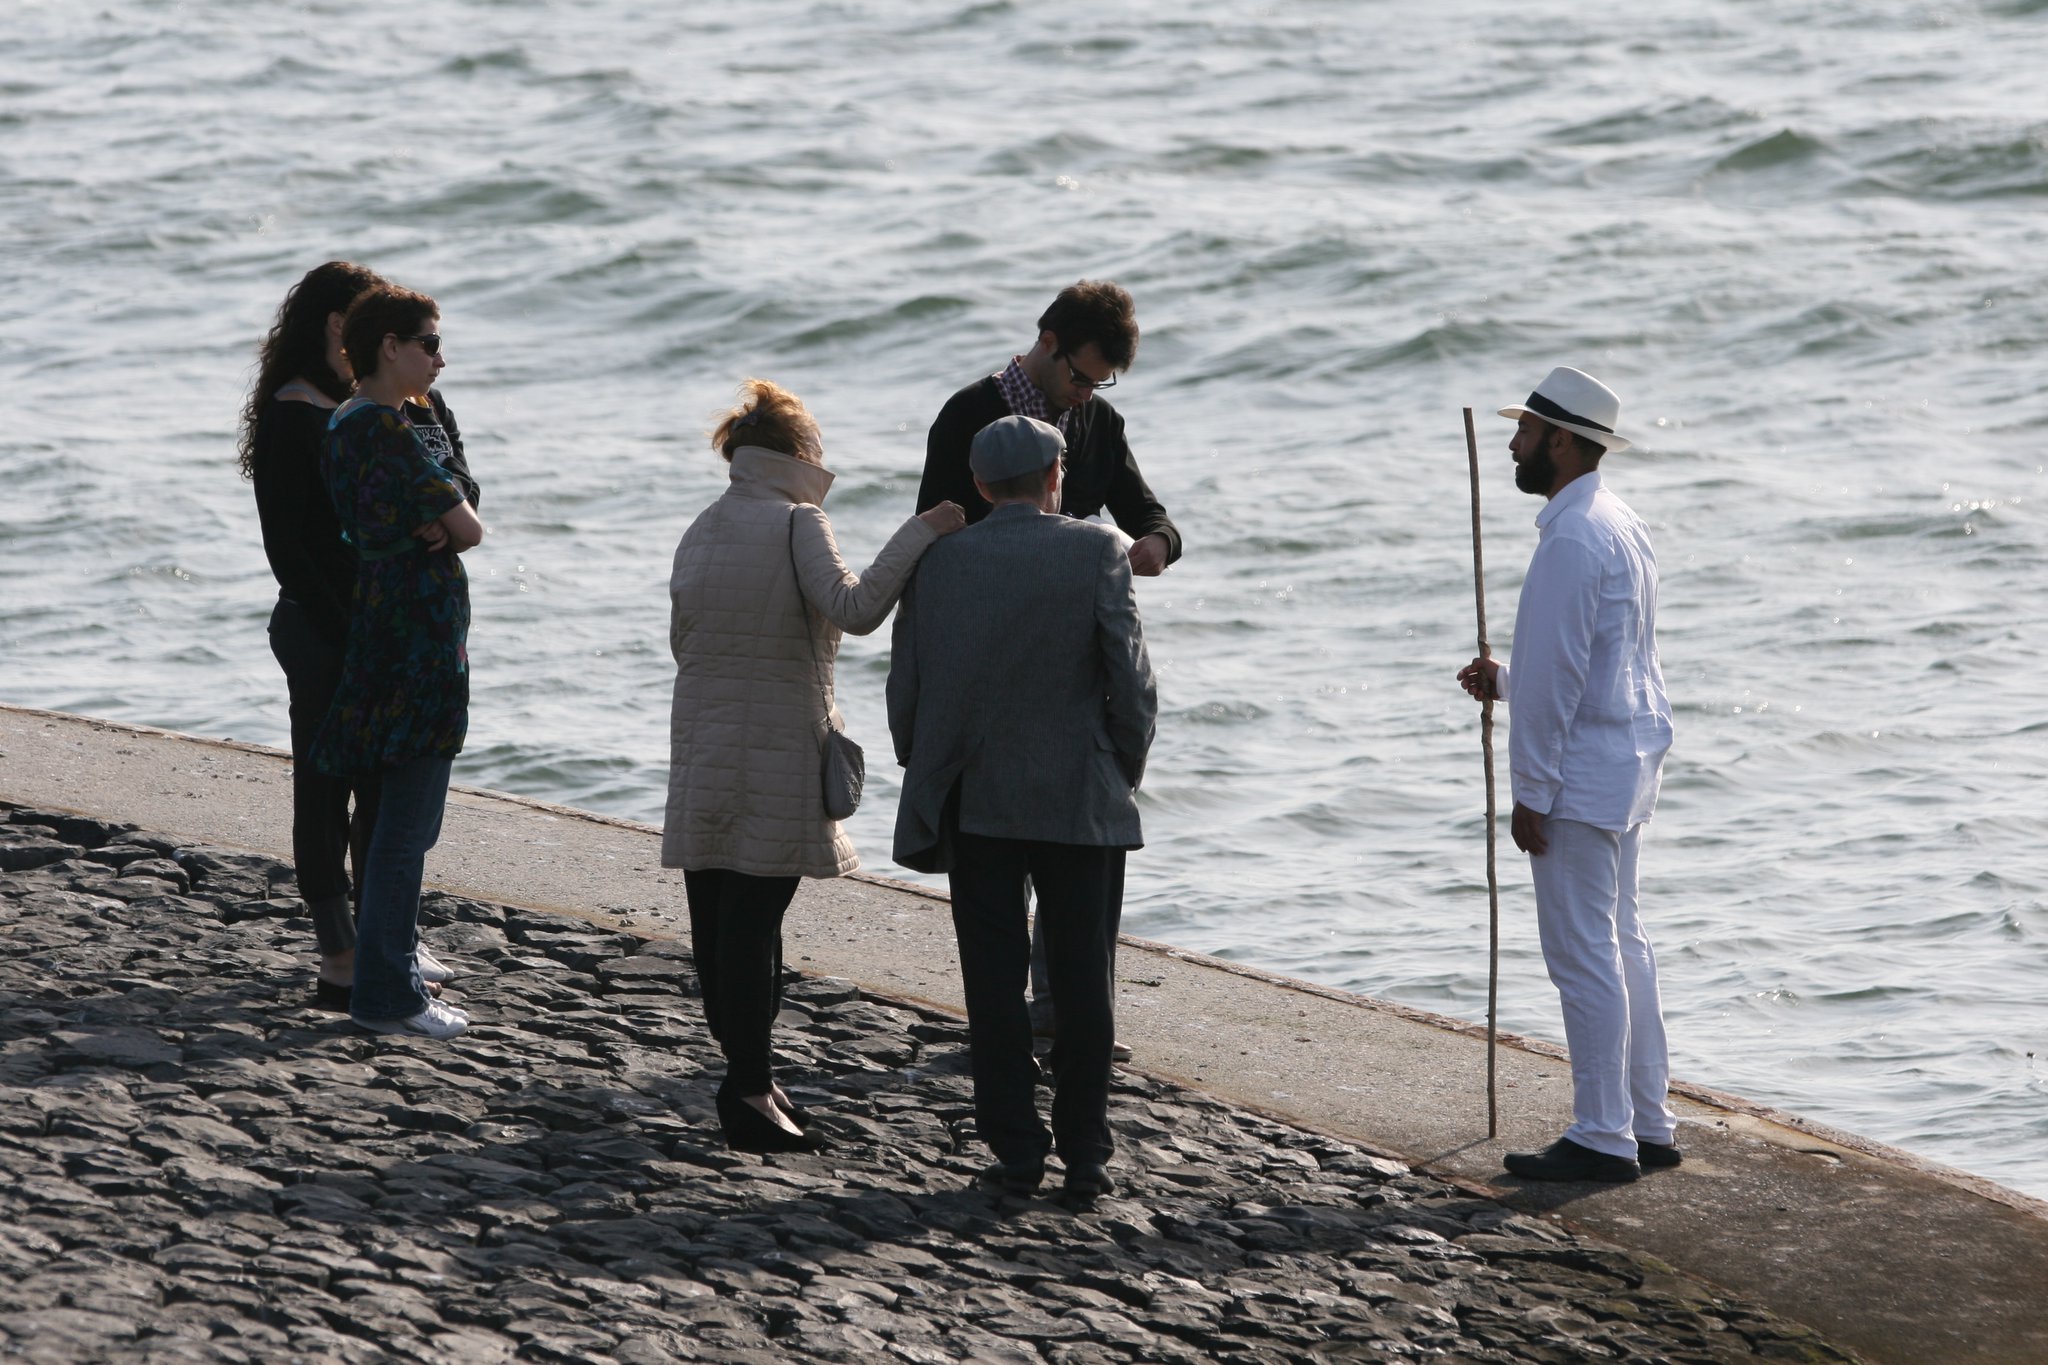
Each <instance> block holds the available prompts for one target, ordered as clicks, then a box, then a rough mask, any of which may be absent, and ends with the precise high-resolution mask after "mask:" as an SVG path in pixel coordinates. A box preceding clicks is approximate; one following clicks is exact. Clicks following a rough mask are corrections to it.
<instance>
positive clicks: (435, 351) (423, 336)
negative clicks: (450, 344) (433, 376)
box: [391, 332, 441, 355]
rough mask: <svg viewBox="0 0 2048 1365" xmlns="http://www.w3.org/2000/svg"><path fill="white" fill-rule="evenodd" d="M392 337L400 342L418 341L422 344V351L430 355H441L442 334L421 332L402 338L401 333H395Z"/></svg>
mask: <svg viewBox="0 0 2048 1365" xmlns="http://www.w3.org/2000/svg"><path fill="white" fill-rule="evenodd" d="M391 335H392V336H393V337H396V338H397V339H398V340H400V341H417V342H418V343H419V344H420V349H421V350H422V351H425V352H426V353H427V354H428V355H439V354H441V334H440V333H439V332H419V333H415V334H414V335H412V336H401V335H400V334H399V333H397V332H393V333H392V334H391Z"/></svg>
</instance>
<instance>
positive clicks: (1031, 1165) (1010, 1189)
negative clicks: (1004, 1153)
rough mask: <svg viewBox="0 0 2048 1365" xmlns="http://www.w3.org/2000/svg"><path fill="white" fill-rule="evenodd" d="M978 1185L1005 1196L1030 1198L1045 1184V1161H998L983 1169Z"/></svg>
mask: <svg viewBox="0 0 2048 1365" xmlns="http://www.w3.org/2000/svg"><path fill="white" fill-rule="evenodd" d="M975 1180H976V1182H977V1183H979V1184H982V1185H986V1186H988V1187H989V1188H990V1189H995V1190H1001V1191H1002V1192H1003V1193H1004V1194H1015V1195H1023V1196H1029V1195H1032V1194H1035V1193H1037V1191H1038V1187H1039V1186H1040V1185H1041V1184H1043V1183H1044V1182H1045V1163H1044V1162H1043V1161H998V1162H994V1163H992V1164H991V1165H988V1166H985V1167H983V1168H982V1171H981V1174H980V1175H978V1176H976V1177H975Z"/></svg>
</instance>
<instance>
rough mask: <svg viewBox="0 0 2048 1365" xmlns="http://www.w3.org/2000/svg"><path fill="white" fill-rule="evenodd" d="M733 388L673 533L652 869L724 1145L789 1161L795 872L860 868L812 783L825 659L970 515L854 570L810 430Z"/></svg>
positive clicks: (755, 387) (778, 400)
mask: <svg viewBox="0 0 2048 1365" xmlns="http://www.w3.org/2000/svg"><path fill="white" fill-rule="evenodd" d="M740 394H741V401H740V405H739V406H738V407H736V408H734V409H733V410H732V411H731V412H729V413H727V414H726V416H725V419H724V420H723V421H722V422H720V423H719V425H718V428H717V430H715V431H714V432H713V433H712V435H711V444H712V446H713V447H714V448H716V449H717V450H718V451H719V453H720V454H722V455H723V456H724V457H725V458H726V460H727V461H729V462H730V463H731V465H732V482H731V484H730V485H729V486H728V487H727V488H726V491H725V492H724V494H723V495H721V496H720V497H719V499H718V500H717V501H716V502H714V503H712V504H711V506H709V507H707V508H705V509H704V511H703V512H702V513H701V514H700V515H699V516H698V517H697V520H696V521H694V522H692V523H691V525H690V529H689V530H688V531H685V532H684V533H683V539H682V543H681V544H680V545H678V546H677V547H676V558H675V568H674V571H673V572H672V573H671V575H670V577H669V600H670V604H671V612H670V617H669V647H670V649H671V650H672V652H673V653H674V654H675V659H676V690H675V706H674V710H673V712H672V713H671V717H670V721H669V779H668V813H667V819H666V823H665V828H664V831H663V835H662V845H661V861H662V865H663V866H664V867H680V868H682V869H683V889H684V892H685V894H686V895H687V897H688V899H689V904H690V937H691V941H692V950H693V952H694V954H695V956H696V961H697V974H698V978H699V980H700V981H701V983H702V986H703V992H704V1015H705V1020H706V1022H707V1023H708V1024H709V1025H710V1027H711V1034H712V1036H713V1037H714V1038H716V1039H717V1040H718V1043H719V1046H720V1047H721V1048H722V1049H723V1050H724V1053H725V1059H726V1076H725V1080H724V1082H723V1083H722V1084H721V1085H720V1086H719V1089H718V1118H719V1123H720V1125H721V1126H722V1127H723V1128H724V1130H725V1137H726V1141H727V1142H728V1143H729V1144H730V1145H732V1146H734V1147H737V1148H741V1149H743V1150H750V1151H793V1150H804V1149H807V1148H810V1147H812V1146H814V1145H815V1143H814V1142H813V1140H812V1139H810V1138H807V1137H806V1136H805V1135H804V1133H803V1131H802V1129H803V1126H804V1121H805V1119H806V1118H807V1117H808V1116H807V1115H806V1114H804V1113H803V1111H801V1110H800V1109H798V1108H797V1107H796V1106H795V1105H793V1104H791V1103H790V1100H789V1097H788V1096H787V1095H786V1094H784V1093H783V1091H782V1088H781V1087H780V1086H778V1085H776V1084H775V1078H774V1073H773V1070H772V1063H771V1059H770V1052H769V1030H770V1029H771V1028H772V1027H773V1025H774V1021H775V1016H776V1014H777V1012H778V1011H779V1010H780V1009H781V979H782V916H783V912H784V911H786V910H787V909H788V908H789V902H790V899H791V898H792V897H793V896H794V895H795V894H796V887H797V881H798V880H799V879H800V878H803V877H838V876H842V875H844V874H845V873H848V872H851V871H853V870H854V869H855V868H856V867H858V866H860V859H859V857H858V856H857V855H856V854H855V853H854V851H853V844H852V843H851V842H850V841H848V839H847V837H846V834H845V832H844V831H843V830H841V829H840V827H839V823H838V822H837V821H835V820H832V819H830V818H829V817H827V816H826V814H825V806H824V797H823V792H822V789H821V786H820V777H819V768H820V753H821V748H822V745H823V743H824V736H825V732H826V729H827V726H828V725H832V726H838V725H841V724H843V723H844V722H843V721H842V720H841V719H840V717H839V714H838V711H837V708H836V707H835V706H834V705H833V696H832V661H833V659H834V657H835V656H836V655H837V654H838V652H839V637H840V632H841V631H852V632H853V633H854V634H856V635H866V634H868V633H869V632H870V631H873V630H874V629H876V628H877V627H878V626H880V625H881V624H882V622H883V621H884V620H886V619H887V618H888V615H889V611H890V609H891V608H892V607H894V606H895V605H896V599H897V598H899V597H901V596H902V595H903V588H904V585H905V584H906V583H908V582H909V581H910V574H911V571H912V570H913V569H914V568H916V567H917V561H918V558H919V556H921V555H922V554H923V553H924V552H925V550H926V549H927V548H928V547H929V546H930V545H931V544H932V542H934V541H935V540H937V539H938V538H939V537H940V536H942V535H946V534H949V533H950V532H953V531H957V530H959V529H960V527H961V526H962V525H964V524H965V517H964V515H963V514H962V512H961V510H960V508H959V507H957V506H955V505H954V504H952V503H950V502H948V503H941V504H940V505H939V506H937V507H934V508H933V509H932V510H930V511H929V512H926V513H924V514H923V515H921V516H915V517H912V518H910V519H909V520H908V521H906V522H904V523H903V525H902V526H901V527H900V528H898V530H897V531H896V534H895V535H893V536H891V537H890V538H889V543H888V544H887V545H885V546H883V547H882V552H881V553H880V554H879V555H877V556H876V557H875V562H874V563H873V564H871V565H869V566H868V568H867V571H866V572H865V573H862V574H858V575H856V574H855V573H854V572H853V571H852V570H851V569H849V568H848V567H847V565H846V561H845V560H843V559H842V558H840V555H839V546H838V543H837V542H836V541H835V540H834V539H833V537H832V523H831V522H829V521H827V520H826V519H825V513H824V511H823V509H822V508H821V507H820V506H819V504H820V503H822V502H824V500H825V492H826V490H827V489H829V488H830V487H831V486H832V475H831V474H830V473H829V472H828V471H827V470H826V469H825V467H824V448H823V446H822V445H821V443H820V441H819V437H818V424H817V423H816V422H815V421H814V420H813V419H812V417H811V414H810V413H809V411H808V410H806V409H805V407H804V405H803V402H802V400H800V399H798V398H797V396H796V395H795V394H793V393H790V392H789V391H788V390H787V389H783V388H781V387H779V386H777V385H775V384H771V383H769V382H767V381H766V380H762V379H749V380H748V381H746V383H744V384H742V385H741V386H740Z"/></svg>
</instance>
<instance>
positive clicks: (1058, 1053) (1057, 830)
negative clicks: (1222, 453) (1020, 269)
mask: <svg viewBox="0 0 2048 1365" xmlns="http://www.w3.org/2000/svg"><path fill="white" fill-rule="evenodd" d="M1059 455H1060V435H1059V432H1058V431H1056V430H1055V429H1054V428H1053V427H1051V426H1050V425H1048V424H1046V423H1043V422H1038V421H1035V420H1033V419H1031V418H1028V417H1015V416H1012V417H1003V418H1000V419H998V420H997V421H995V422H992V423H990V424H989V426H988V427H987V429H985V430H984V431H983V432H982V433H981V434H980V435H979V436H978V437H976V438H975V441H974V449H973V465H972V469H971V473H972V475H973V478H974V481H975V485H976V487H978V488H980V489H981V490H982V492H983V493H984V495H985V498H986V501H988V502H989V503H992V504H994V506H993V509H992V510H991V512H990V513H989V515H988V517H987V518H986V519H984V520H983V521H982V522H980V523H979V524H978V525H974V526H970V527H968V528H967V529H966V530H964V531H961V532H960V533H959V534H957V535H954V536H950V537H948V538H947V540H945V541H941V542H940V543H939V544H937V545H934V546H933V547H932V548H931V549H930V550H928V551H927V552H926V553H925V556H924V558H923V559H922V560H921V561H920V562H919V564H918V567H917V573H916V575H915V576H914V577H913V578H912V579H911V581H910V587H909V588H908V589H906V590H905V591H904V594H903V600H902V603H901V605H900V606H899V607H898V608H897V612H896V629H895V635H894V648H893V650H892V653H891V655H890V660H889V689H888V691H889V734H890V737H891V738H892V739H893V740H894V741H895V746H896V760H897V762H899V763H901V764H902V765H903V766H904V769H905V772H904V775H903V796H902V802H901V804H900V805H899V807H898V809H897V814H896V844H895V853H896V861H898V862H900V863H902V864H903V865H904V866H906V867H913V868H916V869H918V870H919V871H922V872H944V873H946V874H947V877H948V881H949V884H950V886H951V889H952V895H953V927H954V932H955V935H956V936H957V938H958V940H959V945H960V975H961V982H962V985H963V988H964V990H965V993H966V997H967V1031H968V1052H969V1056H970V1058H971V1061H972V1064H973V1071H974V1109H975V1122H976V1126H977V1128H978V1130H979V1132H980V1134H981V1138H982V1141H984V1142H986V1143H987V1144H988V1145H989V1148H990V1150H991V1151H993V1152H994V1153H995V1157H996V1164H995V1165H994V1166H991V1167H990V1168H989V1169H988V1171H987V1172H986V1173H985V1174H984V1176H983V1178H984V1180H986V1181H987V1182H989V1183H991V1184H994V1185H997V1186H999V1187H1001V1188H1002V1189H1004V1190H1007V1191H1010V1192H1013V1193H1024V1192H1028V1191H1030V1190H1035V1189H1037V1188H1038V1185H1039V1182H1040V1181H1041V1180H1043V1179H1044V1178H1045V1155H1046V1152H1047V1150H1048V1148H1053V1149H1056V1150H1057V1151H1058V1152H1059V1155H1060V1159H1061V1160H1062V1161H1063V1162H1064V1163H1065V1165H1066V1188H1067V1192H1068V1194H1070V1195H1072V1196H1076V1197H1078V1198H1082V1199H1092V1198H1095V1197H1097V1196H1099V1195H1102V1194H1105V1193H1107V1192H1108V1191H1109V1190H1110V1189H1111V1188H1112V1183H1111V1181H1110V1178H1109V1174H1108V1171H1107V1169H1106V1163H1107V1162H1108V1160H1109V1156H1110V1152H1111V1149H1112V1148H1113V1146H1114V1142H1113V1140H1112V1137H1111V1134H1110V1129H1109V1120H1108V1105H1109V1075H1110V1049H1111V1045H1112V1042H1113V1040H1114V1038H1115V1036H1116V1034H1115V1019H1116V1015H1115V1003H1114V1002H1115V990H1114V987H1113V985H1112V978H1113V974H1114V968H1115V964H1116V937H1117V926H1118V924H1119V922H1120V920H1121V917H1122V912H1123V887H1124V855H1125V853H1126V851H1128V850H1130V849H1134V848H1137V847H1139V846H1140V845H1141V844H1142V843H1143V838H1142V834H1141V830H1140V825H1139V818H1138V804H1137V801H1136V799H1135V793H1136V790H1137V786H1138V783H1139V781H1140V780H1141V779H1142V778H1143V776H1144V773H1145V756H1146V753H1147V752H1148V751H1149V750H1150V748H1151V745H1152V734H1153V728H1154V725H1155V723H1156V721H1157V717H1158V698H1157V694H1156V693H1155V691H1154V687H1153V681H1152V666H1151V663H1150V661H1149V660H1148V659H1147V657H1146V654H1145V636H1144V632H1143V630H1142V628H1141V627H1140V626H1139V624H1138V603H1137V598H1136V595H1135V594H1134V593H1133V592H1132V588H1131V584H1132V578H1131V569H1130V564H1129V562H1128V560H1127V558H1126V556H1125V553H1124V550H1123V547H1122V544H1121V542H1119V541H1118V539H1117V537H1116V535H1115V533H1114V532H1112V531H1110V530H1109V528H1107V527H1105V526H1096V525H1093V524H1091V523H1088V522H1083V521H1076V520H1074V519H1072V518H1071V517H1063V516H1059V515H1057V514H1056V513H1055V512H1054V509H1055V508H1057V507H1058V506H1059V505H1060V502H1059V492H1060V465H1059ZM1027 877H1029V878H1030V880H1031V881H1032V882H1033V883H1035V884H1036V886H1037V888H1038V896H1039V910H1038V918H1039V922H1040V923H1041V924H1042V925H1043V926H1044V928H1045V942H1046V949H1047V953H1048V955H1049V957H1050V960H1051V969H1052V970H1051V986H1052V992H1053V998H1054V1000H1055V1001H1056V1002H1057V1004H1058V1007H1059V1017H1060V1034H1059V1041H1058V1043H1057V1044H1055V1045H1054V1047H1053V1053H1052V1070H1053V1076H1054V1079H1055V1082H1056V1089H1055V1090H1054V1094H1053V1105H1052V1133H1051V1135H1050V1137H1049V1138H1048V1135H1047V1133H1046V1130H1045V1125H1044V1124H1043V1123H1042V1122H1041V1121H1040V1120H1039V1117H1038V1110H1037V1106H1036V1101H1035V1098H1034V1082H1035V1080H1036V1078H1037V1071H1038V1069H1037V1067H1036V1066H1034V1065H1033V1064H1032V1060H1031V1024H1030V1018H1029V1016H1028V1014H1027V1012H1026V1010H1025V1005H1024V974H1025V963H1026V959H1027V957H1028V956H1029V947H1028V938H1027V935H1026V931H1025V925H1024V886H1025V879H1026V878H1027Z"/></svg>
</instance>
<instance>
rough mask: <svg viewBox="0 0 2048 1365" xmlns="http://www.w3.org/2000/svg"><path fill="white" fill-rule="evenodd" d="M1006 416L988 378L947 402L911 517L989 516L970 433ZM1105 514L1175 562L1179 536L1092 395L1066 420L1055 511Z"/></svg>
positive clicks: (1111, 418)
mask: <svg viewBox="0 0 2048 1365" xmlns="http://www.w3.org/2000/svg"><path fill="white" fill-rule="evenodd" d="M1009 415H1010V405H1009V404H1008V403H1005V402H1004V401H1003V391H1002V387H1001V386H1000V385H998V384H997V383H996V380H995V376H994V375H990V376H989V377H988V378H986V379H978V380H976V381H975V382H974V383H972V384H969V385H968V386H967V387H966V388H964V389H962V390H960V392H958V393H956V394H954V395H953V396H952V397H951V398H948V399H947V400H946V406H945V407H943V408H941V409H939V416H938V419H937V420H936V421H934V422H933V423H932V429H931V431H930V433H929V434H927V435H926V437H925V443H924V481H923V482H922V483H920V484H918V486H917V510H918V511H920V512H924V511H929V510H930V509H931V508H933V507H936V506H938V505H939V504H940V503H942V502H948V501H951V502H957V503H959V504H960V506H961V507H963V508H964V509H966V512H967V521H968V524H969V525H972V524H973V523H975V522H977V521H980V520H981V519H982V518H983V517H985V516H987V515H988V510H989V509H988V504H987V503H985V502H983V501H982V500H981V494H979V493H977V492H975V490H974V473H973V471H972V470H970V469H969V468H968V467H967V451H968V448H969V447H970V446H972V445H973V444H974V437H975V433H976V432H979V431H980V430H981V429H982V428H983V427H985V426H987V425H988V424H989V423H990V422H993V421H995V420H996V419H997V418H999V417H1008V416H1009ZM1104 508H1108V509H1109V515H1110V516H1111V517H1112V518H1113V519H1114V520H1115V521H1116V524H1117V528H1118V529H1119V530H1121V531H1122V532H1123V533H1124V534H1125V535H1127V536H1129V537H1130V538H1131V539H1132V540H1141V539H1143V538H1144V537H1146V536H1149V535H1153V534H1155V533H1156V534H1159V535H1163V536H1165V537H1166V562H1167V563H1169V564H1171V563H1173V562H1174V561H1175V560H1176V559H1179V558H1180V531H1179V529H1178V528H1176V527H1175V526H1174V524H1173V521H1172V519H1171V518H1170V517H1168V516H1167V515H1166V508H1165V507H1163V506H1161V505H1160V502H1159V499H1157V498H1155V497H1153V496H1152V490H1151V489H1150V488H1148V487H1147V486H1146V484H1145V476H1144V475H1142V474H1140V473H1139V472H1138V462H1137V460H1136V459H1134V458H1132V455H1131V447H1130V445H1129V443H1128V442H1126V441H1125V440H1124V419H1123V418H1122V416H1120V415H1119V414H1118V412H1117V410H1116V409H1115V408H1113V407H1111V406H1110V405H1109V404H1108V403H1106V402H1104V401H1103V400H1102V399H1101V398H1098V397H1094V396H1092V395H1091V396H1090V397H1089V399H1088V401H1087V402H1085V403H1083V404H1082V405H1081V406H1080V407H1078V408H1075V409H1074V410H1073V414H1072V416H1071V417H1069V418H1068V421H1067V474H1066V479H1065V481H1064V483H1063V485H1062V492H1061V496H1060V510H1061V511H1062V512H1064V513H1066V514H1067V515H1068V516H1070V517H1092V516H1094V515H1095V514H1096V513H1097V512H1100V511H1102V510H1103V509H1104Z"/></svg>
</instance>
